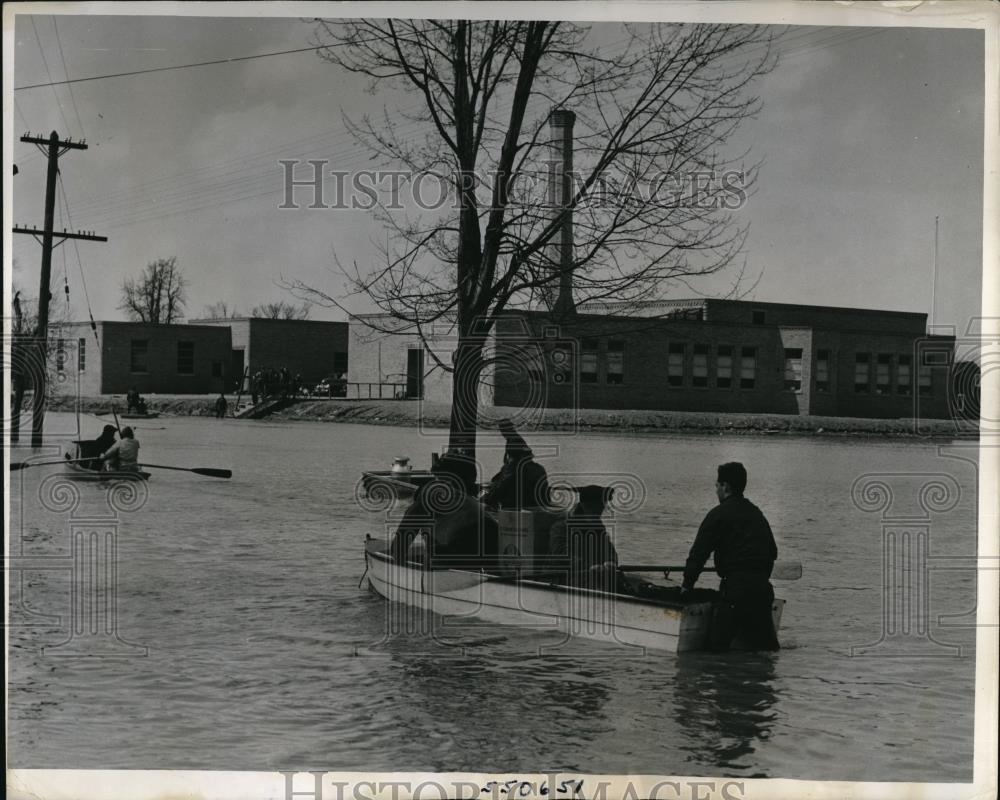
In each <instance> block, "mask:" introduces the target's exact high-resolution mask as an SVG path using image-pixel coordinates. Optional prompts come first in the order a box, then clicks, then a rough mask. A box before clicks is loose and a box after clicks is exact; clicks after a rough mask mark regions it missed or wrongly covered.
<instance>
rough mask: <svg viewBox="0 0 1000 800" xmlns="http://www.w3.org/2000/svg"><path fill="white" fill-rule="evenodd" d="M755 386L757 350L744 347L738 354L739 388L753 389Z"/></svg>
mask: <svg viewBox="0 0 1000 800" xmlns="http://www.w3.org/2000/svg"><path fill="white" fill-rule="evenodd" d="M756 385H757V348H756V347H744V348H743V350H742V352H741V354H740V388H741V389H753V388H754V386H756Z"/></svg>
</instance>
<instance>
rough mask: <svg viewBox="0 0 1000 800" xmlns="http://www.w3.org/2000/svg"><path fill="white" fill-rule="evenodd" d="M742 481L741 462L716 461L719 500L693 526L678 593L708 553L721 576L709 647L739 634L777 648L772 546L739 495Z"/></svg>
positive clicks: (764, 526) (752, 644) (753, 509)
mask: <svg viewBox="0 0 1000 800" xmlns="http://www.w3.org/2000/svg"><path fill="white" fill-rule="evenodd" d="M746 485H747V471H746V468H745V467H744V466H743V465H742V464H740V463H738V462H735V461H733V462H729V463H727V464H722V465H721V466H719V468H718V477H717V480H716V482H715V492H716V496H717V497H718V498H719V505H717V506H716V507H715V508H713V509H712V510H711V511H709V512H708V515H707V516H706V517H705V520H704V521H703V522H702V523H701V527H700V528H699V529H698V534H697V536H696V537H695V540H694V544H693V545H692V546H691V551H690V553H689V554H688V558H687V562H686V564H685V567H684V583H683V585H682V588H681V597H682V598H683V597H684V595H685V593H689V592H690V591H691V590H692V589H693V588H694V585H695V582H696V581H697V580H698V576H699V575H700V574H701V572H702V570H703V569H704V567H705V562H706V561H708V557H709V556H710V555H712V554H713V553H714V554H715V569H716V571H717V572H718V573H719V575H720V576H721V578H722V581H721V583H720V584H719V593H720V595H721V602H720V603H719V604H718V606H717V609H716V616H715V619H714V621H713V625H712V639H713V649H719V650H725V649H728V648H729V647H730V646H732V645H733V644H734V642H736V640H737V639H741V640H742V643H743V644H745V646H747V647H748V648H749V649H752V650H778V649H779V647H780V645H779V644H778V637H777V634H776V633H775V630H774V622H773V619H772V614H771V606H772V604H773V603H774V587H773V586H771V582H770V578H771V571H772V569H773V567H774V562H775V560H776V559H777V558H778V547H777V545H776V544H775V542H774V534H773V533H772V532H771V526H770V524H769V523H768V521H767V518H766V517H765V516H764V514H763V513H762V512H761V510H760V509H759V508H757V506H755V505H754V504H753V503H751V502H750V501H749V500H747V498H745V497H744V496H743V491H744V490H745V489H746Z"/></svg>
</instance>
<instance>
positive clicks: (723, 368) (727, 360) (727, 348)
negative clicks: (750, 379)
mask: <svg viewBox="0 0 1000 800" xmlns="http://www.w3.org/2000/svg"><path fill="white" fill-rule="evenodd" d="M732 385H733V348H732V346H731V345H728V344H720V345H719V349H718V350H717V351H716V358H715V386H716V388H718V389H729V388H730V387H732Z"/></svg>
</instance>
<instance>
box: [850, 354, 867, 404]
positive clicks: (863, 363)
mask: <svg viewBox="0 0 1000 800" xmlns="http://www.w3.org/2000/svg"><path fill="white" fill-rule="evenodd" d="M870 361H871V356H870V355H869V354H868V353H857V354H855V356H854V391H855V392H857V393H858V394H865V393H866V392H868V390H869V388H870V387H869V383H870V381H871V378H870V376H869V374H868V364H869V362H870Z"/></svg>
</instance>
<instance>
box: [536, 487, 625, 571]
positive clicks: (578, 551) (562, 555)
mask: <svg viewBox="0 0 1000 800" xmlns="http://www.w3.org/2000/svg"><path fill="white" fill-rule="evenodd" d="M576 491H577V493H578V494H579V496H580V499H579V502H577V504H576V505H575V506H573V508H572V509H571V510H569V511H567V512H566V514H565V515H564V516H563V517H562V518H560V519H558V520H556V522H555V523H553V525H552V528H551V529H550V530H549V553H550V555H551V556H552V558H553V561H554V563H555V564H556V567H557V569H565V580H566V582H568V583H570V584H572V585H574V586H582V587H584V588H587V589H600V590H602V591H617V590H619V589H620V588H624V587H620V586H619V583H620V581H619V576H618V551H617V550H616V549H615V545H614V543H613V542H612V541H611V536H610V535H609V534H608V530H607V528H605V527H604V522H603V520H602V519H601V517H602V515H603V514H604V509H605V507H606V506H607V504H608V503H609V502H610V501H611V498H612V497H614V489H611V488H609V487H604V486H581V487H580V488H578V489H577V490H576Z"/></svg>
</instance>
